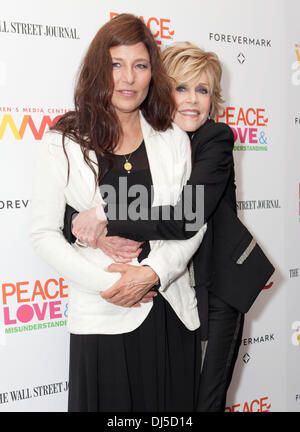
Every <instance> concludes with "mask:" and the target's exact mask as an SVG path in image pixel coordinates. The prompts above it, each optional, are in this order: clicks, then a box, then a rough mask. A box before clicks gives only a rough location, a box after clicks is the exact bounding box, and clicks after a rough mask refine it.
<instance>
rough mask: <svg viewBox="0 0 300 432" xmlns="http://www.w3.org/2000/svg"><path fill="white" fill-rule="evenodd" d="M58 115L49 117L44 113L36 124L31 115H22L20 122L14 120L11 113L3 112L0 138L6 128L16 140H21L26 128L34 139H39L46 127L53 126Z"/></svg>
mask: <svg viewBox="0 0 300 432" xmlns="http://www.w3.org/2000/svg"><path fill="white" fill-rule="evenodd" d="M60 117H61V116H60V115H59V116H56V117H54V118H53V119H51V117H50V116H48V115H44V116H43V117H42V120H41V122H40V124H39V125H38V126H37V124H36V123H35V122H34V120H33V118H32V116H31V115H24V116H23V118H21V121H20V122H16V121H15V116H14V117H13V116H12V114H4V116H3V117H2V118H1V117H0V140H1V139H3V137H4V134H5V133H6V131H7V129H10V131H11V132H12V134H13V136H14V137H15V139H16V140H22V139H23V136H24V134H25V131H26V130H27V129H29V130H30V131H31V132H32V134H33V136H34V139H36V140H41V139H42V138H43V136H44V133H45V129H46V127H47V126H48V127H51V126H53V125H54V124H55V123H56V122H57V120H58V119H59V118H60ZM16 123H17V124H18V126H17V125H16Z"/></svg>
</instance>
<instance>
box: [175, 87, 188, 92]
mask: <svg viewBox="0 0 300 432" xmlns="http://www.w3.org/2000/svg"><path fill="white" fill-rule="evenodd" d="M185 89H186V88H185V86H178V87H176V88H175V90H176V91H177V92H183V91H185Z"/></svg>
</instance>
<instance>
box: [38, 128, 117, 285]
mask: <svg viewBox="0 0 300 432" xmlns="http://www.w3.org/2000/svg"><path fill="white" fill-rule="evenodd" d="M53 135H58V134H54V133H50V134H49V135H48V137H47V138H45V139H44V140H43V141H42V142H39V143H37V158H36V169H35V174H34V179H33V193H32V203H31V226H30V239H31V243H32V246H33V248H34V250H35V252H36V253H37V254H38V255H39V256H40V257H41V258H42V259H44V260H45V261H46V262H47V263H48V264H49V265H50V266H52V267H53V268H54V269H55V270H56V271H57V272H58V273H60V274H61V275H62V276H63V277H64V278H66V279H67V280H68V281H70V282H75V283H76V285H79V286H80V287H81V289H82V290H84V291H88V292H90V293H95V294H98V293H99V292H100V289H101V287H103V286H111V285H112V284H113V283H114V282H115V280H116V278H115V277H114V278H111V274H110V273H108V272H105V271H104V270H103V269H101V268H100V267H99V266H98V265H96V264H94V263H92V262H90V261H89V260H87V259H86V258H85V257H84V256H82V255H80V253H79V252H78V251H76V249H75V248H74V247H73V246H71V245H70V244H69V243H68V242H67V241H66V240H65V238H64V237H63V234H62V230H61V227H62V226H63V220H64V213H65V207H66V197H65V191H66V187H67V185H66V173H67V165H66V163H67V162H66V157H65V155H64V153H63V150H62V146H61V144H60V145H59V142H58V141H57V139H56V138H59V139H60V140H61V138H60V136H59V135H58V136H57V137H55V138H54V139H53V137H52V136H53ZM49 136H50V138H49ZM52 141H54V142H52Z"/></svg>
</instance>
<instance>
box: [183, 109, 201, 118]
mask: <svg viewBox="0 0 300 432" xmlns="http://www.w3.org/2000/svg"><path fill="white" fill-rule="evenodd" d="M178 112H179V114H181V115H183V116H188V117H198V116H199V115H200V111H197V110H181V111H178Z"/></svg>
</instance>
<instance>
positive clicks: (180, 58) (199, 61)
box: [161, 42, 224, 118]
mask: <svg viewBox="0 0 300 432" xmlns="http://www.w3.org/2000/svg"><path fill="white" fill-rule="evenodd" d="M161 56H162V61H163V65H164V68H165V70H166V72H167V74H168V76H169V77H170V78H171V81H172V85H173V87H174V88H175V87H177V86H178V85H180V84H183V83H187V82H189V81H191V80H194V79H196V78H197V76H199V75H200V74H201V73H202V72H205V73H206V74H207V78H208V83H209V92H210V97H211V109H210V117H211V118H215V117H216V115H217V114H218V112H219V111H220V109H221V105H222V103H223V102H224V100H223V98H222V95H221V93H222V89H221V77H222V66H221V63H220V60H219V58H218V56H217V55H216V54H215V53H213V52H209V51H204V50H203V49H201V48H199V47H197V46H196V45H193V44H191V43H190V42H177V43H174V44H172V45H170V46H169V47H168V48H166V49H165V50H163V51H162V53H161Z"/></svg>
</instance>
